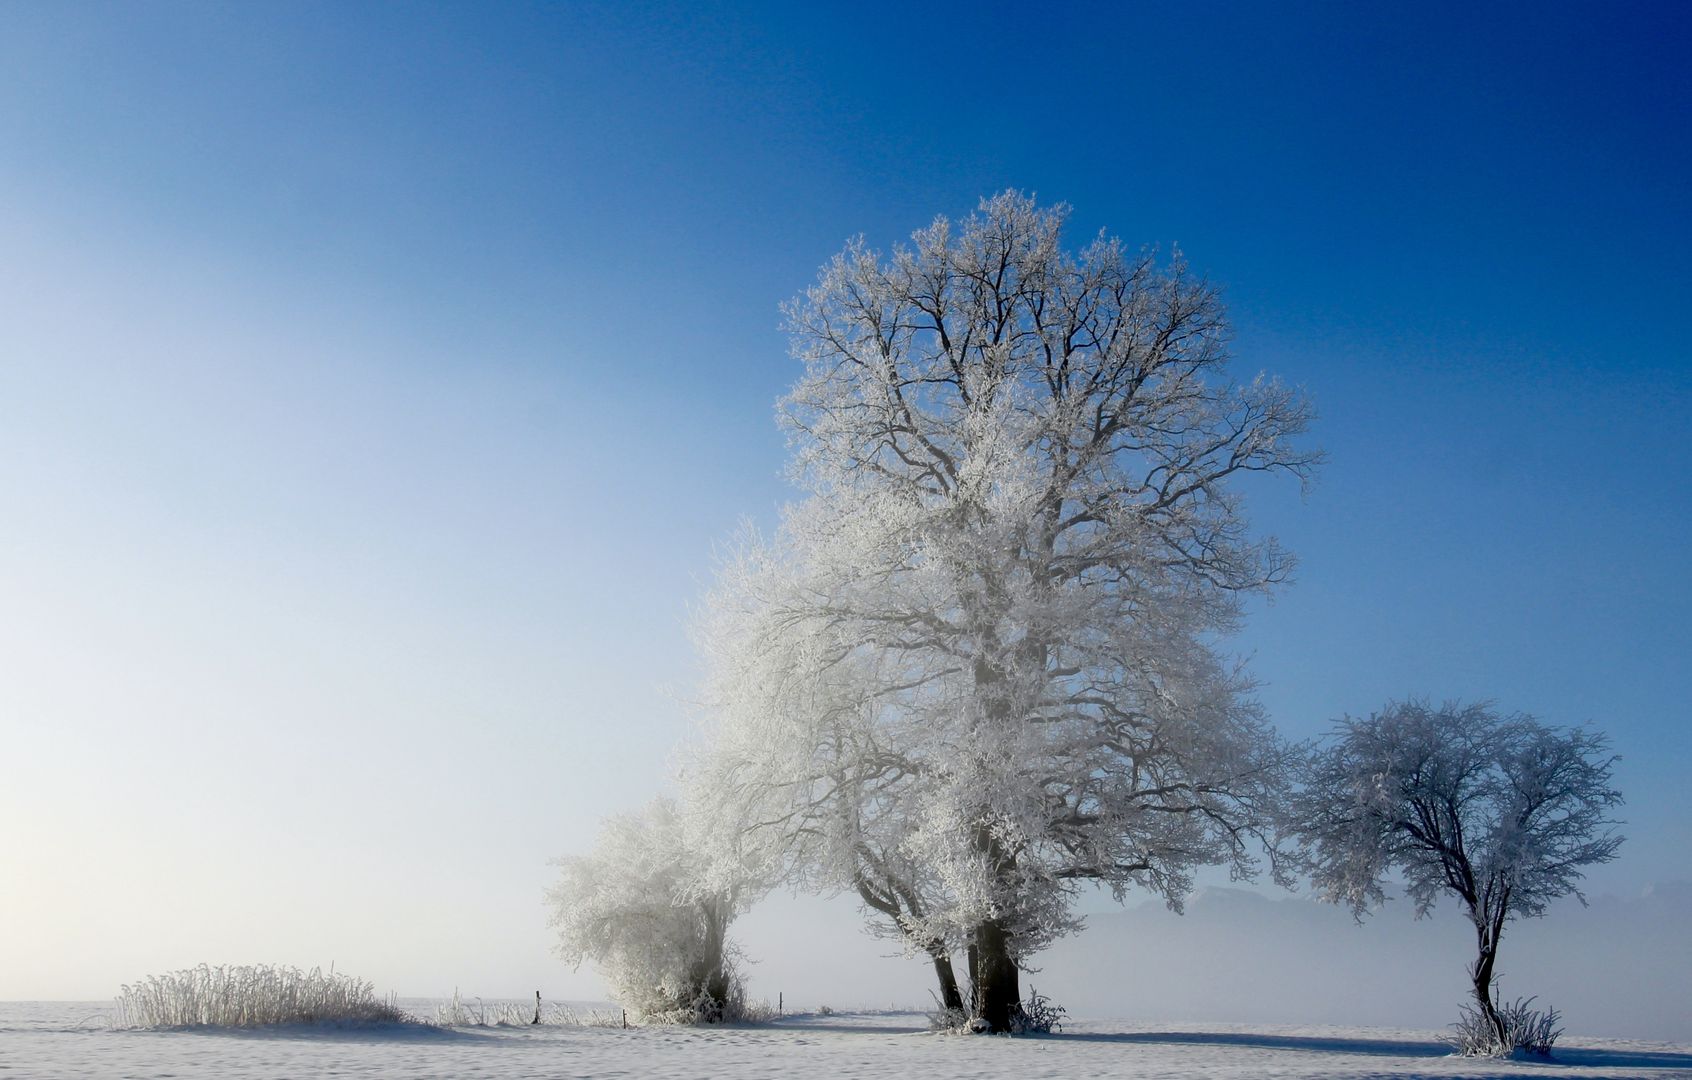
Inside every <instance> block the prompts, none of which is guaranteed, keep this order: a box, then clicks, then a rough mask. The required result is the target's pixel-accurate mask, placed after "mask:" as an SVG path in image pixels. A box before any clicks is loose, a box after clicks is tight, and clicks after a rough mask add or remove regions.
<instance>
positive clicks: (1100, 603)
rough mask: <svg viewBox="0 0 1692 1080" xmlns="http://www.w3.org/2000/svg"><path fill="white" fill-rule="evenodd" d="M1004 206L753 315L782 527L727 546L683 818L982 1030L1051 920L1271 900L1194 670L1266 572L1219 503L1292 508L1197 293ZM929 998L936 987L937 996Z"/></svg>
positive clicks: (855, 248)
mask: <svg viewBox="0 0 1692 1080" xmlns="http://www.w3.org/2000/svg"><path fill="white" fill-rule="evenodd" d="M1066 213H1067V210H1066V208H1064V207H1061V206H1060V207H1054V208H1041V207H1038V206H1036V205H1035V204H1034V203H1033V201H1032V200H1030V199H1027V198H1025V197H1023V196H1021V195H1019V194H1016V193H1006V194H1002V195H999V196H996V197H994V198H992V199H990V200H986V201H984V202H983V203H982V205H981V208H980V211H979V212H978V213H977V214H976V215H974V216H972V217H970V218H969V219H968V220H965V221H962V222H958V223H953V222H950V221H948V220H946V219H944V218H941V219H938V220H937V221H936V222H935V223H934V224H933V225H932V226H930V227H929V228H927V229H924V230H922V231H920V232H918V233H916V234H915V236H914V238H913V243H912V246H911V247H909V248H900V249H898V250H896V251H895V252H893V254H892V255H891V256H888V257H883V256H881V255H879V254H878V253H876V252H874V251H871V250H869V249H868V248H866V247H865V246H864V245H863V243H862V242H854V243H852V244H849V245H848V246H847V248H846V249H845V251H844V252H842V253H841V254H840V255H839V256H837V257H836V258H835V259H834V260H833V261H832V262H830V263H829V264H828V265H826V266H825V267H824V268H823V270H822V273H821V276H820V279H819V281H818V283H817V284H816V285H815V286H814V287H813V288H811V289H810V290H809V291H808V292H806V293H805V294H804V295H803V296H801V297H799V298H798V299H797V300H795V301H794V302H792V303H791V304H790V305H789V306H788V308H787V316H788V324H789V327H790V330H791V332H792V335H793V348H794V352H795V355H796V356H797V357H798V358H799V359H801V360H802V361H803V362H804V364H805V374H804V376H803V378H801V379H800V380H799V382H798V383H797V384H796V385H795V387H794V388H793V391H792V393H791V394H790V395H789V396H788V398H787V399H786V400H785V401H784V403H783V408H782V417H783V421H784V423H785V425H786V427H787V429H788V431H789V433H790V435H791V438H792V442H793V445H794V448H795V453H794V457H793V461H792V473H793V476H794V479H795V480H796V482H797V483H798V484H799V485H800V486H801V487H802V488H803V489H804V490H805V491H806V492H807V498H806V499H805V500H804V501H803V502H801V503H799V504H798V505H796V506H793V507H791V508H790V509H789V511H788V512H787V514H786V516H785V519H784V521H783V525H782V528H781V530H780V532H779V534H778V535H776V536H774V537H772V538H769V539H767V540H764V539H760V538H757V537H748V538H747V539H746V541H745V542H744V543H743V544H742V545H741V546H740V547H739V549H738V550H737V552H736V553H735V555H734V557H733V558H732V559H731V560H730V561H729V563H728V565H727V566H725V567H724V569H723V572H722V575H721V578H720V581H719V583H718V587H717V590H716V592H715V594H714V595H713V597H712V598H711V601H710V604H709V606H708V611H707V612H706V614H705V617H704V618H703V619H702V622H701V626H700V635H699V636H700V638H701V643H702V645H703V647H704V648H705V650H706V651H707V654H708V656H709V658H710V660H711V664H712V671H713V675H712V682H711V685H710V693H709V697H710V702H711V704H712V706H713V707H714V711H715V714H716V716H717V726H716V730H714V731H713V732H712V739H713V747H712V750H711V751H710V753H709V754H708V755H707V760H706V761H704V762H702V763H701V764H700V765H699V767H698V779H699V781H700V787H701V789H702V790H703V791H704V792H705V793H706V794H705V795H704V797H703V799H702V806H704V807H705V808H706V809H705V810H704V812H705V813H706V814H707V815H708V816H709V817H711V818H713V819H715V820H716V821H718V822H719V823H720V824H722V825H723V826H724V827H723V828H721V829H720V830H719V832H718V834H717V835H718V836H719V837H722V838H726V839H724V841H723V842H724V843H725V844H728V845H729V846H731V847H733V849H734V851H735V857H736V858H737V859H741V860H750V861H751V862H752V863H754V864H759V865H761V866H762V867H763V868H764V870H765V871H767V872H769V873H771V874H772V875H775V876H780V877H785V878H786V879H787V880H789V881H793V882H797V883H801V884H809V885H813V886H816V887H821V888H833V889H845V890H850V891H852V892H854V893H856V894H857V895H858V896H859V897H860V898H861V899H862V900H863V902H864V904H865V906H866V908H867V909H868V910H869V912H870V913H871V914H872V915H873V916H874V917H875V918H876V919H877V920H878V921H879V923H880V925H881V926H882V927H883V928H884V929H886V930H887V931H888V932H890V933H896V934H898V935H901V936H902V937H903V938H904V939H905V940H906V942H907V944H908V945H909V946H910V947H911V948H912V949H914V950H920V951H924V952H927V953H928V954H929V955H931V956H933V957H934V958H935V961H936V972H937V975H938V976H939V978H940V982H941V987H942V996H943V997H948V996H949V995H950V994H952V993H956V991H955V990H948V985H947V984H948V979H949V976H950V957H951V955H952V954H953V953H954V952H955V951H962V952H963V953H964V954H965V955H966V957H967V960H968V973H969V976H970V982H971V984H972V987H973V999H972V1000H971V1002H970V1003H969V1008H970V1009H971V1011H972V1012H973V1013H974V1015H975V1016H977V1017H979V1018H981V1019H984V1020H985V1021H986V1023H987V1024H988V1025H989V1026H991V1027H992V1028H993V1029H995V1030H1006V1029H1007V1028H1008V1027H1009V1026H1010V1023H1011V1016H1012V1012H1013V1009H1014V1006H1015V1004H1016V1002H1017V1000H1018V997H1019V996H1020V995H1019V989H1018V967H1019V965H1020V964H1021V962H1022V961H1023V960H1024V958H1025V957H1027V956H1028V955H1029V954H1030V953H1032V952H1033V951H1035V950H1037V949H1039V948H1040V947H1042V946H1043V945H1045V944H1046V943H1048V942H1049V941H1051V940H1052V939H1053V938H1054V937H1056V936H1058V935H1061V934H1063V933H1065V932H1068V931H1070V930H1072V929H1074V928H1075V927H1076V926H1077V925H1078V922H1079V920H1078V919H1077V918H1076V917H1075V916H1074V914H1073V913H1072V900H1073V896H1074V893H1075V890H1076V888H1077V886H1078V884H1079V883H1082V882H1099V883H1103V884H1104V885H1107V886H1108V887H1109V888H1110V889H1111V890H1112V891H1113V892H1114V893H1115V894H1116V895H1117V896H1118V897H1119V898H1120V897H1121V896H1123V895H1124V893H1125V892H1126V891H1127V890H1128V889H1129V888H1130V887H1134V886H1138V887H1142V888H1146V889H1149V890H1151V891H1152V892H1154V893H1156V894H1158V895H1160V896H1162V897H1163V898H1164V899H1165V900H1166V901H1167V902H1168V903H1169V904H1171V905H1172V906H1176V907H1178V906H1179V905H1180V903H1181V901H1182V898H1183V897H1184V896H1185V895H1186V894H1187V892H1188V891H1189V890H1190V888H1191V881H1192V878H1191V875H1192V872H1193V870H1194V869H1195V868H1196V867H1199V866H1203V865H1213V864H1225V865H1228V866H1230V867H1231V868H1232V869H1233V870H1234V871H1235V872H1236V873H1237V874H1240V875H1249V874H1252V873H1254V872H1256V871H1257V870H1258V869H1259V868H1260V864H1261V862H1262V861H1263V860H1262V855H1263V853H1265V852H1267V853H1268V861H1269V865H1270V868H1271V869H1272V870H1273V871H1274V872H1275V873H1276V874H1277V875H1279V874H1280V872H1281V869H1282V868H1281V865H1280V862H1279V859H1278V855H1277V852H1276V850H1275V847H1274V845H1273V843H1272V842H1271V841H1272V838H1271V837H1270V836H1269V833H1268V830H1269V825H1270V822H1271V821H1272V820H1273V819H1274V818H1275V814H1276V810H1277V805H1276V803H1277V799H1278V794H1279V792H1280V791H1281V789H1282V785H1283V781H1284V779H1285V777H1286V773H1287V771H1288V769H1289V766H1290V756H1289V753H1288V751H1287V750H1286V749H1285V748H1284V747H1283V746H1282V745H1281V744H1280V743H1279V742H1278V741H1277V739H1276V738H1275V736H1274V734H1273V731H1272V729H1271V728H1270V726H1269V725H1268V723H1267V722H1266V721H1265V719H1264V717H1263V715H1262V712H1261V710H1260V709H1259V707H1258V706H1257V704H1256V703H1255V702H1254V701H1253V700H1252V698H1251V696H1250V689H1251V687H1250V684H1249V682H1248V680H1246V679H1245V678H1244V677H1243V676H1242V675H1241V674H1240V673H1239V672H1238V671H1237V670H1235V669H1234V668H1233V667H1232V666H1231V665H1230V664H1229V663H1228V662H1226V661H1225V660H1224V658H1223V657H1222V656H1221V655H1220V654H1219V652H1218V650H1217V646H1216V642H1217V640H1218V638H1219V637H1220V636H1221V635H1224V634H1226V633H1228V632H1230V631H1232V630H1233V629H1234V628H1235V627H1236V625H1237V624H1238V621H1239V619H1240V615H1241V600H1242V596H1243V595H1244V594H1247V593H1249V592H1252V591H1255V590H1266V589H1269V588H1271V587H1273V586H1275V585H1276V584H1278V583H1280V582H1282V581H1283V580H1285V578H1286V576H1287V574H1288V571H1289V568H1290V565H1291V563H1290V559H1289V558H1288V556H1287V555H1286V554H1285V553H1284V552H1283V551H1282V550H1281V549H1280V548H1279V547H1277V546H1276V544H1275V543H1274V541H1273V540H1272V539H1258V538H1254V537H1253V536H1252V535H1251V534H1250V531H1249V529H1248V527H1247V522H1246V519H1245V516H1244V514H1243V512H1242V506H1241V503H1240V500H1239V498H1238V496H1237V494H1236V493H1235V491H1234V490H1233V487H1232V484H1233V482H1234V480H1235V479H1236V478H1237V477H1239V476H1242V475H1244V474H1249V473H1271V472H1282V473H1289V474H1291V475H1293V476H1295V477H1298V478H1300V479H1301V480H1302V479H1305V478H1307V477H1308V476H1309V475H1310V473H1311V471H1312V469H1313V468H1314V466H1315V464H1316V462H1317V455H1316V454H1315V453H1314V452H1312V451H1309V450H1307V449H1303V448H1301V447H1300V446H1299V444H1298V437H1299V436H1300V435H1301V433H1302V432H1303V431H1304V429H1305V427H1306V425H1307V423H1308V421H1309V419H1310V415H1311V414H1310V409H1309V407H1308V405H1307V404H1306V403H1305V401H1304V400H1303V399H1302V398H1301V397H1300V396H1299V395H1298V394H1296V393H1295V392H1293V391H1291V390H1288V389H1287V388H1285V387H1283V386H1281V385H1280V384H1278V383H1276V382H1274V381H1272V380H1268V379H1263V378H1258V379H1256V380H1253V381H1251V382H1248V383H1244V384H1241V383H1237V382H1234V381H1232V380H1230V379H1229V377H1228V376H1227V374H1226V371H1225V368H1226V361H1227V349H1226V341H1227V337H1228V333H1227V327H1226V324H1225V322H1224V318H1223V311H1222V305H1221V302H1220V300H1219V298H1218V296H1217V293H1216V291H1215V290H1214V289H1213V288H1212V287H1210V286H1209V285H1208V284H1206V283H1205V282H1203V281H1202V280H1196V279H1194V278H1193V277H1192V276H1191V275H1190V274H1189V273H1188V271H1187V269H1186V267H1185V265H1184V264H1183V263H1182V262H1181V261H1180V259H1179V258H1177V259H1175V260H1173V261H1171V262H1166V263H1159V262H1158V261H1157V260H1156V259H1155V258H1154V257H1153V256H1152V255H1149V254H1134V253H1130V252H1129V251H1127V250H1125V249H1124V247H1123V246H1122V245H1121V244H1120V243H1119V242H1118V241H1116V240H1114V239H1110V238H1107V237H1103V236H1101V237H1099V238H1098V239H1096V240H1094V241H1092V242H1091V243H1089V244H1087V245H1086V246H1085V247H1084V248H1082V249H1081V250H1080V251H1079V252H1071V251H1068V250H1065V248H1064V247H1063V246H1062V243H1061V230H1062V226H1063V222H1064V218H1065V215H1066ZM952 985H953V986H955V981H953V983H952Z"/></svg>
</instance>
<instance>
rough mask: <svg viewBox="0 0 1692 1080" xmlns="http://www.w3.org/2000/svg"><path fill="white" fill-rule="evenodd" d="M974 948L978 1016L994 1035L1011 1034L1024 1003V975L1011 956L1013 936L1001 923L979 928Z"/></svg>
mask: <svg viewBox="0 0 1692 1080" xmlns="http://www.w3.org/2000/svg"><path fill="white" fill-rule="evenodd" d="M971 936H972V937H973V939H974V940H973V942H972V944H971V952H972V954H973V956H974V958H975V1002H974V1005H975V1008H974V1012H975V1015H976V1016H978V1017H980V1018H981V1019H983V1020H985V1021H987V1027H988V1030H990V1031H997V1032H1008V1031H1009V1030H1010V1029H1011V1016H1012V1015H1013V1014H1014V1012H1015V1010H1016V1007H1017V1006H1018V1005H1019V1004H1020V1003H1021V1001H1022V987H1021V983H1020V974H1019V972H1018V971H1017V968H1016V961H1015V960H1014V959H1013V958H1012V957H1011V953H1010V935H1009V934H1006V933H1005V929H1004V927H1003V926H1002V925H1000V924H999V922H998V921H997V920H994V919H989V920H987V921H986V922H983V923H981V924H980V925H978V926H976V928H975V932H974V933H973V935H971Z"/></svg>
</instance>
